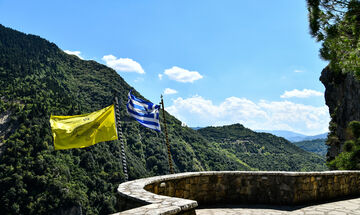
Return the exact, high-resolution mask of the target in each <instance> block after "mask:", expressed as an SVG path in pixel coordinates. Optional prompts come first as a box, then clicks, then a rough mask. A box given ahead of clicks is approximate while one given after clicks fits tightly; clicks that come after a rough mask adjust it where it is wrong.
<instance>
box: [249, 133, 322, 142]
mask: <svg viewBox="0 0 360 215" xmlns="http://www.w3.org/2000/svg"><path fill="white" fill-rule="evenodd" d="M256 131H257V132H265V133H270V134H273V135H275V136H278V137H283V138H285V139H287V140H288V141H290V142H299V141H304V140H315V139H326V138H327V134H328V133H323V134H318V135H314V136H307V135H304V134H300V133H296V132H292V131H286V130H256Z"/></svg>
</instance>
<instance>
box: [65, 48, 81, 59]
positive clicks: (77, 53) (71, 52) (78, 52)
mask: <svg viewBox="0 0 360 215" xmlns="http://www.w3.org/2000/svg"><path fill="white" fill-rule="evenodd" d="M64 52H65V53H66V54H70V55H75V56H77V57H78V58H80V59H81V60H84V58H82V57H81V56H80V54H81V52H80V51H70V50H64Z"/></svg>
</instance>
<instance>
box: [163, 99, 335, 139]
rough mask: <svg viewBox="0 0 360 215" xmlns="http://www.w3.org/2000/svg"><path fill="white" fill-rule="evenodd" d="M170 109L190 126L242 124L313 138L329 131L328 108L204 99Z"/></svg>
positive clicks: (179, 103) (177, 101) (175, 103)
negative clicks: (217, 101) (215, 101)
mask: <svg viewBox="0 0 360 215" xmlns="http://www.w3.org/2000/svg"><path fill="white" fill-rule="evenodd" d="M166 110H167V111H168V112H169V113H171V114H172V115H174V116H176V117H177V118H179V119H180V120H181V121H183V122H185V123H186V124H188V125H190V126H210V125H212V126H220V125H228V124H234V123H241V124H243V125H244V126H246V127H249V128H251V129H254V130H255V129H259V130H289V131H294V132H299V133H304V134H309V135H314V134H319V133H323V132H326V131H328V124H329V120H330V117H329V114H328V108H327V106H320V107H314V106H311V105H304V104H297V103H293V102H289V101H281V102H269V101H265V100H261V101H259V102H257V103H255V102H253V101H251V100H249V99H246V98H238V97H229V98H226V99H225V100H224V101H223V102H221V103H220V104H219V105H215V104H213V102H212V101H211V100H207V99H204V98H203V97H201V96H193V97H190V98H187V99H183V98H181V97H180V98H177V99H175V100H173V104H172V105H171V106H169V107H168V108H166Z"/></svg>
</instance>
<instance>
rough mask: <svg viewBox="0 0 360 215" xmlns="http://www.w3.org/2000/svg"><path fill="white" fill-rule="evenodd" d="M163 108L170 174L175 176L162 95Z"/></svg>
mask: <svg viewBox="0 0 360 215" xmlns="http://www.w3.org/2000/svg"><path fill="white" fill-rule="evenodd" d="M161 106H162V112H163V118H164V128H165V137H166V145H167V149H168V159H169V167H170V173H171V174H174V168H173V165H172V161H171V152H170V144H169V137H168V132H167V127H166V118H165V108H164V100H163V96H162V95H161Z"/></svg>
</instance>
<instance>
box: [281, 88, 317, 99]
mask: <svg viewBox="0 0 360 215" xmlns="http://www.w3.org/2000/svg"><path fill="white" fill-rule="evenodd" d="M323 95H324V94H323V93H322V92H319V91H315V90H309V89H303V90H302V91H300V90H298V89H294V90H291V91H285V93H284V94H282V95H281V96H280V97H281V98H292V97H297V98H308V97H312V96H323Z"/></svg>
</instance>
